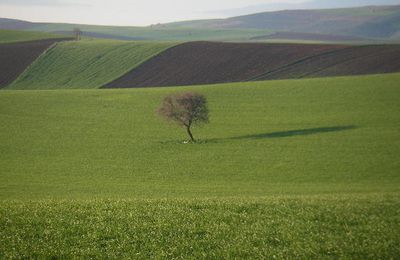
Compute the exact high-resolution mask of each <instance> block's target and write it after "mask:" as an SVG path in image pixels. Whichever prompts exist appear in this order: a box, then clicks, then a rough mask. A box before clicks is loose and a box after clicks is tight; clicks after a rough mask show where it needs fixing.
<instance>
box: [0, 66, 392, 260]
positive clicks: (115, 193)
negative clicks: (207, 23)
mask: <svg viewBox="0 0 400 260" xmlns="http://www.w3.org/2000/svg"><path fill="white" fill-rule="evenodd" d="M399 80H400V74H388V75H373V76H362V77H338V78H324V79H307V80H286V81H266V82H250V83H248V82H246V83H235V84H222V85H208V86H193V87H182V88H150V89H124V90H118V89H113V90H43V91H35V90H31V91H29V90H19V91H15V90H3V91H1V92H0V121H1V124H0V165H1V171H0V257H1V258H23V257H33V258H51V257H61V258H62V257H64V258H70V257H83V258H90V257H91V258H121V257H131V258H139V259H148V258H165V259H171V258H184V259H199V258H214V259H215V258H216V259H221V258H360V259H376V258H398V257H399V256H400V250H399V247H398V244H399V243H400V235H399V234H400V211H399V208H400V207H399V206H400V205H399V204H400V174H399V170H400V161H399V160H398V157H399V154H400V131H399V128H400V113H399V112H400V102H399V99H400V86H399V84H398V82H399ZM186 90H193V91H197V92H200V93H203V94H205V95H206V96H207V98H208V100H209V108H210V111H211V114H210V120H211V122H210V124H208V125H206V126H204V127H201V128H195V129H194V135H195V137H197V138H198V140H199V142H198V143H196V144H186V143H184V142H183V141H184V140H187V137H186V136H185V131H184V130H183V129H180V128H178V127H175V126H174V125H168V124H166V123H165V122H164V121H163V120H161V119H160V118H158V117H157V116H156V113H155V110H156V108H157V106H158V105H159V104H160V101H161V100H162V98H163V97H164V96H165V95H167V94H170V93H175V92H181V91H186Z"/></svg>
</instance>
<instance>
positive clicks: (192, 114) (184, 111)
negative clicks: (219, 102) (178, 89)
mask: <svg viewBox="0 0 400 260" xmlns="http://www.w3.org/2000/svg"><path fill="white" fill-rule="evenodd" d="M158 113H159V115H161V116H162V117H164V118H166V119H167V120H169V121H174V122H176V123H177V124H178V125H179V126H181V127H184V128H186V132H187V134H188V135H189V137H190V140H191V141H192V142H194V141H195V139H194V137H193V134H192V131H191V127H192V126H193V125H199V124H202V123H208V122H209V120H208V107H207V99H206V97H205V96H204V95H202V94H198V93H194V92H186V93H183V94H180V95H176V94H172V95H169V96H166V97H165V98H164V100H163V101H162V104H161V106H160V107H159V108H158Z"/></svg>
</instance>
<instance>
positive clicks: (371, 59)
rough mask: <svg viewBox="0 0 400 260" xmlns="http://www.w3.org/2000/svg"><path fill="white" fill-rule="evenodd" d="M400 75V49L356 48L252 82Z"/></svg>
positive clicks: (328, 55) (278, 71) (313, 60)
mask: <svg viewBox="0 0 400 260" xmlns="http://www.w3.org/2000/svg"><path fill="white" fill-rule="evenodd" d="M390 72H400V45H369V46H353V47H351V48H347V49H343V50H340V51H337V52H331V53H324V54H320V55H315V56H313V57H309V58H306V59H304V60H302V61H300V62H296V63H293V64H289V65H287V66H284V67H281V68H279V69H278V70H275V71H270V72H268V73H266V74H264V75H260V76H259V77H257V78H254V79H253V80H268V79H298V78H310V77H332V76H347V75H365V74H381V73H390Z"/></svg>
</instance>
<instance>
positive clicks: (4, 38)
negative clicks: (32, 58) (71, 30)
mask: <svg viewBox="0 0 400 260" xmlns="http://www.w3.org/2000/svg"><path fill="white" fill-rule="evenodd" d="M63 37H66V36H65V35H64V36H62V35H58V34H53V33H47V32H32V31H15V30H0V43H11V42H25V41H34V40H42V39H54V38H63Z"/></svg>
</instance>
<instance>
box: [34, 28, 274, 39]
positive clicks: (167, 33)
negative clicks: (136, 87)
mask: <svg viewBox="0 0 400 260" xmlns="http://www.w3.org/2000/svg"><path fill="white" fill-rule="evenodd" d="M74 27H79V28H80V29H81V30H82V31H84V32H85V31H87V32H93V33H100V34H108V35H113V36H115V37H118V36H120V37H132V38H143V39H145V40H158V41H196V40H213V41H230V40H231V41H241V40H247V39H250V38H252V37H255V36H261V35H265V34H268V33H270V32H271V31H270V30H259V29H239V28H232V29H224V28H192V27H191V26H188V27H176V28H175V27H170V26H169V25H154V26H146V27H134V26H100V25H74V24H38V25H36V26H35V27H33V28H32V29H31V30H34V31H44V32H59V31H62V32H72V30H73V29H74Z"/></svg>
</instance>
